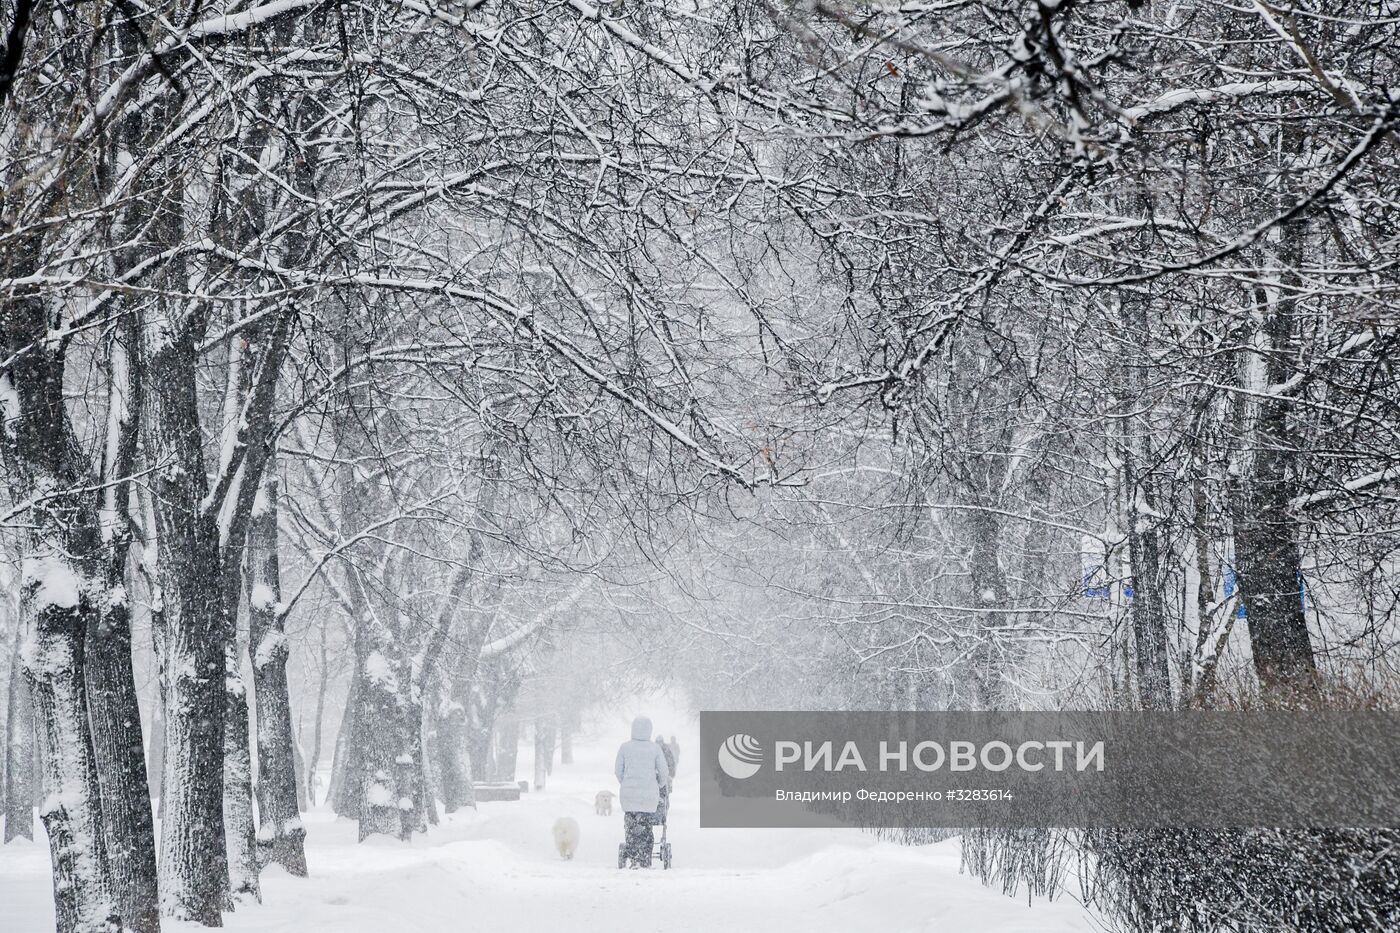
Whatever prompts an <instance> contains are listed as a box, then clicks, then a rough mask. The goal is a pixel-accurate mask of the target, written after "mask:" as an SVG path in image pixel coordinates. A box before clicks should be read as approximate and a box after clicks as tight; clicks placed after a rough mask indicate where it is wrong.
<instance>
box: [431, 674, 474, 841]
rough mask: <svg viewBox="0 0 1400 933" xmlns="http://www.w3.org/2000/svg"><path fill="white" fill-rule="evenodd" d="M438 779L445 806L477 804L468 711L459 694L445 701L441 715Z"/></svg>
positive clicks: (436, 747) (455, 807)
mask: <svg viewBox="0 0 1400 933" xmlns="http://www.w3.org/2000/svg"><path fill="white" fill-rule="evenodd" d="M433 747H434V750H435V751H436V753H437V761H438V778H439V780H440V782H441V784H442V807H443V809H444V810H446V811H447V812H448V813H456V812H457V811H458V810H460V809H462V808H463V807H475V806H476V795H475V794H474V793H473V792H472V772H471V752H470V750H469V748H468V738H467V710H466V707H465V706H464V705H463V704H462V703H461V702H459V701H458V700H457V699H456V698H455V697H454V698H452V699H450V700H449V701H447V702H446V703H444V704H443V708H442V710H441V711H440V713H439V715H438V725H437V741H436V742H435V743H434V746H433Z"/></svg>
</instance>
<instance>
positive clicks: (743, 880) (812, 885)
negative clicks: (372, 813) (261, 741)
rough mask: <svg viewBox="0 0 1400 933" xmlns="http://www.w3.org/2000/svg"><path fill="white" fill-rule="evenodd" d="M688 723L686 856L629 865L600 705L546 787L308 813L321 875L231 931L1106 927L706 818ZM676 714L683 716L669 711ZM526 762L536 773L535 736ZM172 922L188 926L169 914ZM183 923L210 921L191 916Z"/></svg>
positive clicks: (1051, 907)
mask: <svg viewBox="0 0 1400 933" xmlns="http://www.w3.org/2000/svg"><path fill="white" fill-rule="evenodd" d="M638 711H645V712H649V713H651V714H652V715H653V716H654V718H655V719H656V722H657V725H658V727H659V728H660V729H661V731H663V732H664V733H666V734H667V735H670V734H672V733H675V734H677V735H678V737H679V739H680V743H681V761H680V767H679V769H678V770H679V772H680V774H679V781H678V783H677V789H676V797H675V799H674V802H673V804H672V809H671V827H670V837H671V842H672V844H673V848H674V852H675V866H674V868H673V869H672V870H671V871H662V870H661V869H660V867H659V865H658V866H657V867H656V868H653V869H652V870H651V871H619V870H618V869H617V867H616V866H617V845H618V843H619V842H620V841H621V838H622V817H621V814H620V813H618V812H617V811H616V810H614V813H613V815H612V816H611V817H602V816H596V815H594V813H593V795H594V794H596V793H597V792H598V791H599V790H602V789H604V788H610V789H611V788H614V786H615V782H614V781H613V778H612V759H613V754H614V752H615V751H616V748H617V745H618V743H619V742H620V741H622V739H623V738H625V737H626V736H627V729H628V725H629V723H630V721H631V714H632V712H633V711H632V710H630V709H629V710H626V711H620V712H618V713H617V714H616V715H608V716H600V717H597V718H596V719H595V720H594V721H592V722H590V723H589V724H588V725H587V727H586V733H585V734H584V735H583V736H581V738H580V741H578V742H577V743H576V749H575V763H574V764H572V765H557V764H556V766H555V769H554V774H553V776H552V777H551V778H550V781H549V787H548V789H547V790H545V791H544V792H542V793H536V792H531V793H529V794H526V795H524V797H522V799H521V801H520V802H519V803H484V804H481V805H480V807H479V809H478V810H477V811H476V812H475V813H473V812H471V811H467V812H466V813H462V814H456V815H454V816H452V817H447V818H444V821H443V823H442V824H441V825H439V826H437V827H434V828H433V829H432V830H431V831H430V832H429V834H428V836H427V838H424V839H419V840H415V841H414V842H413V843H412V844H403V843H399V842H396V841H392V840H387V839H379V840H372V841H370V842H367V843H364V844H357V843H356V842H355V825H354V824H353V823H351V822H348V821H337V820H336V819H335V817H334V816H333V815H331V814H330V813H328V812H326V811H325V810H318V811H316V812H313V813H311V814H309V815H308V816H307V820H306V822H307V830H308V833H309V836H308V846H307V858H308V861H309V862H310V865H311V877H310V878H305V879H299V878H291V877H288V876H287V875H286V874H285V873H283V872H281V871H280V869H272V870H270V871H268V872H265V873H264V875H263V903H262V904H261V905H258V904H247V905H241V906H240V907H239V908H238V910H237V911H236V912H235V913H233V914H229V915H227V916H226V917H225V922H226V923H227V928H228V929H230V930H235V931H265V933H271V931H278V933H284V931H285V933H293V931H295V933H439V931H441V933H449V931H451V933H459V931H461V930H467V929H471V930H483V931H490V933H495V931H503V933H504V931H509V933H516V931H520V933H526V931H546V930H547V931H595V930H596V931H608V933H629V931H637V933H657V931H665V933H689V931H695V933H701V931H718V930H765V929H771V930H794V929H800V930H803V931H804V933H817V931H826V930H829V931H833V933H857V931H866V930H870V931H877V930H878V931H881V933H904V931H949V933H1013V931H1021V933H1069V931H1089V930H1092V929H1095V925H1094V924H1093V923H1092V921H1091V920H1090V918H1089V917H1088V915H1087V914H1086V913H1085V912H1084V911H1083V909H1082V908H1080V907H1079V905H1078V904H1076V903H1075V902H1074V901H1073V899H1072V898H1069V897H1062V898H1061V899H1059V900H1057V901H1056V902H1054V903H1044V902H1041V901H1037V902H1036V903H1035V904H1034V906H1030V907H1028V906H1027V905H1026V903H1025V902H1024V901H1013V900H1010V899H1008V898H1006V897H1003V896H1002V895H1001V894H1000V893H998V892H996V891H993V890H990V889H988V888H985V887H983V886H982V885H981V884H980V883H979V882H977V881H976V880H974V879H972V878H969V877H967V876H966V875H963V874H960V873H959V871H958V847H957V842H956V840H950V841H948V842H945V843H941V844H938V845H933V846H925V847H921V848H909V847H904V846H898V845H894V844H891V843H882V842H877V841H875V840H874V839H872V838H870V837H869V836H867V835H865V834H863V833H859V832H855V831H850V830H821V829H803V830H774V829H755V830H720V829H704V830H702V829H700V815H699V809H698V778H697V769H696V765H697V762H696V758H695V750H696V748H697V747H698V744H699V735H698V726H697V724H696V723H695V722H694V721H690V720H688V719H687V718H684V717H682V716H680V715H677V714H665V713H663V712H662V711H661V710H659V709H656V708H652V709H649V710H638ZM668 715H670V717H671V718H668ZM519 764H520V768H519V774H520V776H521V777H526V776H529V775H530V774H532V767H533V764H532V761H531V757H530V752H529V749H528V748H525V747H522V749H521V760H520V763H519ZM564 815H568V816H573V817H574V818H576V819H577V820H578V821H579V823H580V825H581V826H582V839H581V843H580V846H579V850H578V855H577V856H576V857H575V859H574V860H573V861H568V862H566V861H563V860H561V859H560V858H559V857H558V856H557V855H556V854H555V851H554V845H553V839H552V837H551V833H550V830H551V827H552V825H553V823H554V820H555V819H556V818H557V817H559V816H564ZM50 896H51V895H50V888H49V876H48V854H47V847H46V844H44V843H43V842H38V841H36V842H35V843H34V844H32V845H30V844H26V843H24V842H18V843H14V844H11V845H9V846H5V847H3V848H0V930H4V931H6V933H43V931H45V930H51V929H53V908H52V904H51V900H50ZM165 928H166V929H167V930H176V929H186V927H185V926H183V925H180V924H173V923H167V924H166V927H165ZM188 929H190V930H193V929H198V928H197V927H194V926H192V925H191V926H190V927H188Z"/></svg>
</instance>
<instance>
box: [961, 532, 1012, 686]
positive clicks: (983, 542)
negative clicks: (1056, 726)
mask: <svg viewBox="0 0 1400 933" xmlns="http://www.w3.org/2000/svg"><path fill="white" fill-rule="evenodd" d="M968 522H969V523H970V526H971V532H972V549H971V556H970V560H969V563H970V564H971V580H972V604H973V605H974V606H976V607H977V608H978V610H982V611H979V612H977V613H976V614H975V616H974V618H973V625H974V627H975V629H976V634H975V638H976V641H975V643H974V644H973V646H972V651H971V652H970V662H971V674H972V677H971V682H972V696H971V701H972V702H971V705H972V707H973V708H974V709H982V710H995V709H1007V708H1010V703H1011V697H1010V696H1009V694H1010V690H1009V685H1008V681H1007V679H1006V673H1007V671H1006V667H1007V658H1006V655H1005V652H1004V650H1003V646H1002V644H1001V642H1000V639H999V637H998V635H999V632H1000V630H1001V628H1002V627H1003V622H1004V621H1005V616H1004V615H1002V614H1001V612H999V611H998V610H1002V609H1005V608H1006V606H1007V600H1008V597H1009V595H1010V594H1009V593H1008V592H1007V588H1006V574H1005V572H1004V570H1003V569H1002V565H1001V523H1000V522H999V521H997V518H996V516H995V515H994V514H993V513H991V512H987V511H985V510H983V509H975V510H973V511H971V512H970V513H969V518H968Z"/></svg>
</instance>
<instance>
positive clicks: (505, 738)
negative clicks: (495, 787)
mask: <svg viewBox="0 0 1400 933" xmlns="http://www.w3.org/2000/svg"><path fill="white" fill-rule="evenodd" d="M495 737H496V741H495V746H496V750H495V755H494V759H493V760H494V761H495V766H496V772H495V780H497V781H514V780H515V771H516V762H517V761H518V760H519V758H520V720H518V719H515V718H511V719H509V720H508V721H506V722H503V723H501V724H500V726H499V727H498V728H497V729H496V732H495Z"/></svg>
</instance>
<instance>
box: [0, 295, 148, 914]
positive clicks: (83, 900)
mask: <svg viewBox="0 0 1400 933" xmlns="http://www.w3.org/2000/svg"><path fill="white" fill-rule="evenodd" d="M45 312H46V308H45V306H44V305H43V304H42V303H41V302H39V301H37V300H35V299H31V298H19V299H15V300H12V301H11V303H10V304H9V305H8V306H7V307H6V308H5V313H4V315H0V338H3V339H0V348H3V350H4V351H5V352H6V353H8V354H11V355H12V359H13V363H12V364H11V365H10V367H9V369H8V370H7V371H5V372H4V373H0V452H3V456H4V461H5V467H6V473H7V476H8V479H9V483H10V491H11V495H12V501H16V502H30V503H31V506H30V508H29V510H28V513H27V515H26V524H27V526H28V528H29V532H28V535H27V538H28V540H27V543H26V556H25V559H24V561H23V582H22V586H21V612H20V615H21V617H22V618H25V619H27V620H28V622H29V626H30V630H29V635H28V637H27V639H28V640H27V643H26V649H25V652H24V654H25V673H26V675H27V676H28V678H29V687H30V691H31V700H32V703H33V707H34V711H35V716H36V722H37V746H38V751H39V760H40V764H41V771H42V778H41V784H42V791H43V795H44V796H43V803H42V804H41V806H40V814H39V815H40V818H41V819H42V820H43V822H44V828H45V831H46V832H47V834H48V839H49V850H50V855H51V858H52V862H53V884H54V909H55V916H56V920H57V929H58V931H59V933H95V931H99V930H104V929H105V928H106V927H107V925H108V918H109V917H111V916H112V915H113V913H114V904H113V901H112V897H111V886H110V884H111V882H110V875H109V872H108V863H107V848H106V835H105V833H104V831H103V823H102V800H101V796H100V794H101V792H100V784H99V782H98V775H97V761H96V756H95V752H94V749H93V736H92V730H91V724H90V721H89V718H88V716H89V698H88V687H87V678H86V677H85V675H84V668H85V663H86V660H87V647H88V644H87V642H88V633H89V632H90V631H91V630H92V627H93V626H94V625H96V624H97V619H96V617H97V615H98V612H99V608H98V607H99V606H100V605H101V603H103V602H112V601H114V598H115V597H117V596H118V594H117V593H116V592H114V591H108V590H106V589H105V587H104V584H105V583H106V577H105V575H104V573H103V571H102V567H103V560H102V558H103V556H104V554H105V553H106V549H105V547H104V545H103V542H102V538H101V534H100V531H99V527H100V522H99V520H98V508H97V499H96V496H95V494H94V493H93V492H92V490H93V489H94V488H95V487H96V485H97V484H96V483H95V482H94V476H93V473H92V470H91V465H90V463H88V461H87V458H86V454H85V453H84V451H83V447H82V445H81V443H80V442H79V440H78V438H77V436H76V435H75V433H74V431H73V426H72V422H71V420H70V419H69V415H68V411H67V407H66V403H65V400H64V391H63V388H64V386H63V374H64V362H63V357H62V355H61V350H60V349H59V348H58V347H57V346H55V345H53V344H52V343H50V342H48V341H45V340H44V339H43V335H44V334H45V333H47V328H48V317H47V314H46V313H45ZM20 348H24V352H20V353H16V351H17V350H19V349H20ZM95 650H96V649H95ZM128 715H130V716H131V717H132V718H134V719H137V720H138V722H139V717H140V711H139V710H137V709H134V708H133V709H131V710H130V711H128ZM138 728H139V727H138ZM142 793H143V795H144V789H143V790H142Z"/></svg>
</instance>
